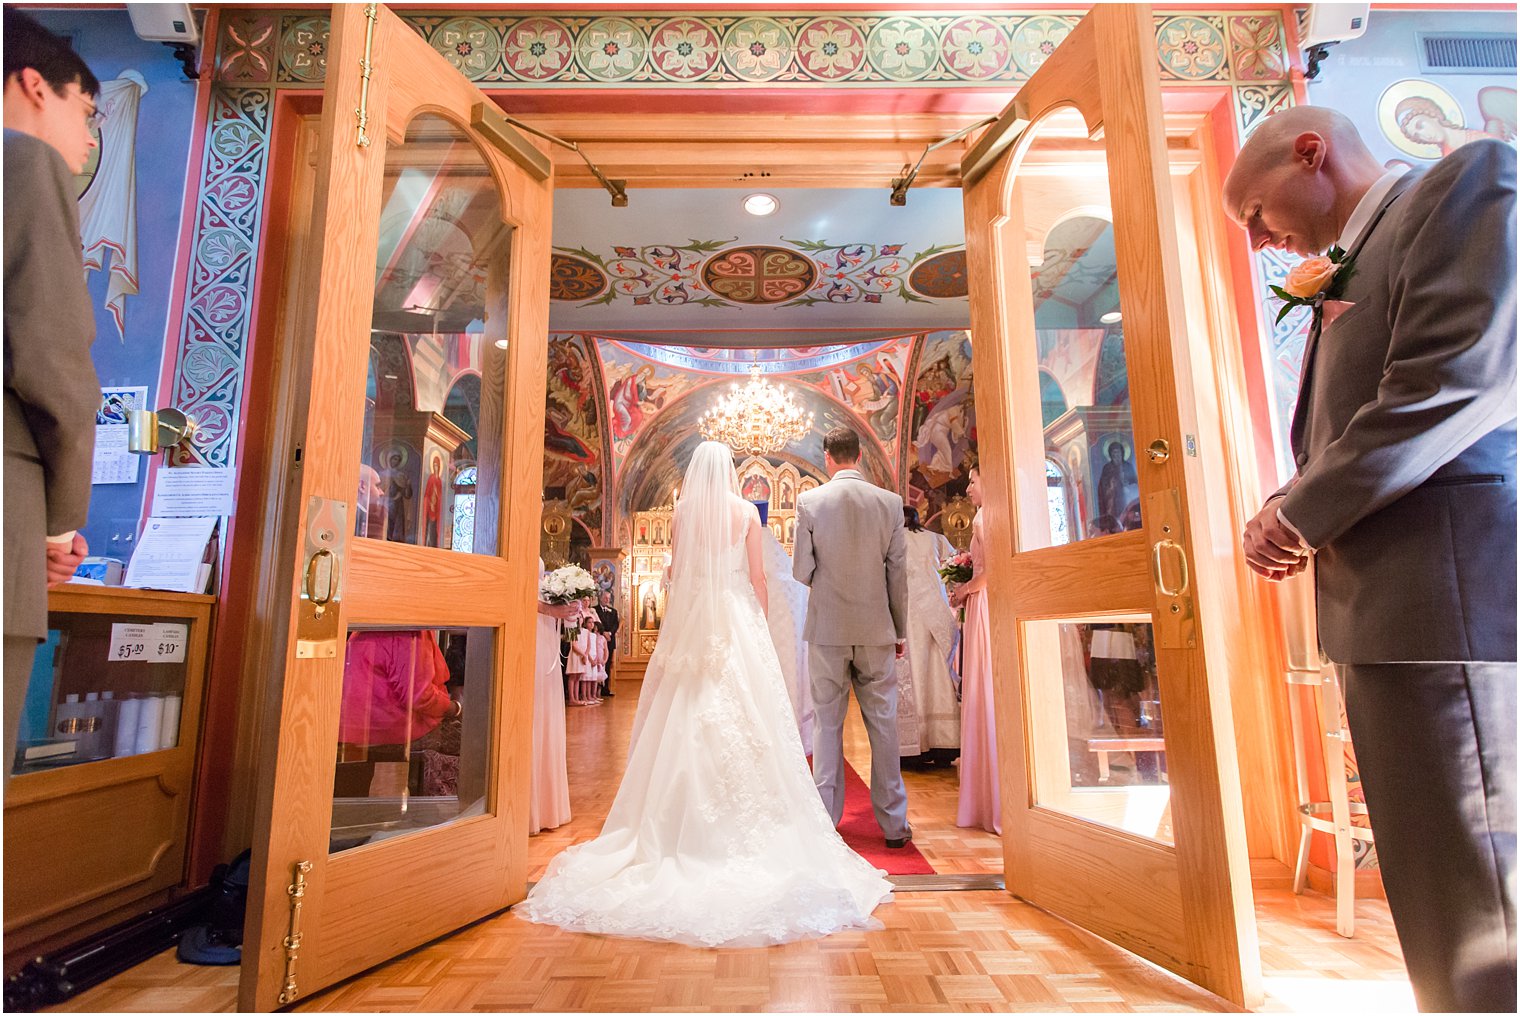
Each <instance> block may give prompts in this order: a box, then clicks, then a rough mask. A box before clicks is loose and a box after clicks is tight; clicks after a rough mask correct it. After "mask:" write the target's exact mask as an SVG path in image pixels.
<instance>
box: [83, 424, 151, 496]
mask: <svg viewBox="0 0 1520 1016" xmlns="http://www.w3.org/2000/svg"><path fill="white" fill-rule="evenodd" d="M139 460H140V456H137V455H133V454H132V453H131V452H129V451H127V425H126V424H124V423H107V424H98V425H96V427H95V470H94V473H93V475H92V476H91V477H90V482H91V483H136V482H137V463H138V461H139Z"/></svg>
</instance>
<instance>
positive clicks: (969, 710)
mask: <svg viewBox="0 0 1520 1016" xmlns="http://www.w3.org/2000/svg"><path fill="white" fill-rule="evenodd" d="M981 479H982V478H981V474H980V472H979V471H978V470H977V469H976V467H975V466H973V467H972V469H971V484H970V486H968V487H967V488H966V496H967V497H969V498H971V503H972V504H974V505H976V509H977V510H976V517H975V518H974V519H972V521H971V581H969V582H966V583H964V584H962V585H960V586H957V587H956V589H955V591H954V592H953V593H952V594H951V596H950V602H951V603H952V604H953V605H954V606H958V607H959V606H964V607H965V608H966V623H965V627H964V628H963V629H962V630H961V644H962V652H963V654H964V655H963V656H962V659H961V762H960V770H961V794H960V807H959V808H958V809H957V812H956V818H955V824H956V825H959V826H970V827H975V828H979V829H986V830H987V831H988V832H994V833H999V834H1001V833H1002V831H1003V811H1002V805H1001V804H1000V803H999V798H998V764H997V726H996V723H995V721H994V715H993V710H992V631H991V626H990V622H989V621H988V616H987V559H986V553H987V551H986V543H985V540H984V537H983V535H982V483H981Z"/></svg>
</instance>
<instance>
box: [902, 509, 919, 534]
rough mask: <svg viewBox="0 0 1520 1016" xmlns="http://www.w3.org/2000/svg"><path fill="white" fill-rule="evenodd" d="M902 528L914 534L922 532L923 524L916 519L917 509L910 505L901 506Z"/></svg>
mask: <svg viewBox="0 0 1520 1016" xmlns="http://www.w3.org/2000/svg"><path fill="white" fill-rule="evenodd" d="M903 528H905V529H910V530H912V531H913V532H915V533H921V532H923V531H924V524H923V523H922V522H920V521H919V519H918V509H917V508H915V507H913V506H912V505H910V504H905V505H903Z"/></svg>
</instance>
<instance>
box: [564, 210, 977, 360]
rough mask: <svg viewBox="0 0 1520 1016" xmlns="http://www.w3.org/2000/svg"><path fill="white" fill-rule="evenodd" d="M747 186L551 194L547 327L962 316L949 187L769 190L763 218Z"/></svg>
mask: <svg viewBox="0 0 1520 1016" xmlns="http://www.w3.org/2000/svg"><path fill="white" fill-rule="evenodd" d="M751 193H754V191H753V190H663V191H662V190H653V191H640V192H639V193H638V194H637V195H635V196H634V197H633V199H632V200H631V201H630V204H629V206H628V207H627V208H611V207H608V205H607V201H606V196H605V195H604V194H602V193H600V192H598V191H590V190H570V189H566V190H561V191H558V192H556V193H555V196H554V261H553V266H552V268H551V283H550V285H551V288H550V296H551V298H552V300H553V304H552V307H551V309H550V318H549V320H550V325H551V327H552V328H554V329H555V330H556V331H596V332H599V333H602V334H606V333H608V332H611V333H614V334H627V335H636V334H637V333H638V332H641V331H649V332H660V333H664V334H662V336H661V338H662V340H663V341H682V340H680V339H679V338H676V337H674V336H672V335H670V334H668V333H670V332H672V331H680V332H698V333H701V332H714V331H718V332H725V333H727V332H730V331H731V330H734V329H771V330H774V329H783V330H816V329H818V328H830V327H832V328H866V327H871V326H873V325H874V326H876V327H878V328H880V327H886V328H888V329H890V330H892V331H894V332H895V333H896V334H901V333H902V332H903V331H904V330H906V329H914V328H922V329H929V328H947V327H964V326H965V325H966V324H967V322H968V320H969V313H970V312H969V309H968V304H967V301H966V254H965V247H964V243H965V236H964V226H963V221H962V214H961V196H960V192H959V191H957V190H948V189H930V188H925V189H923V190H915V191H913V192H912V194H911V197H910V199H909V203H908V206H907V207H898V208H894V207H892V206H891V205H890V204H889V202H888V200H887V192H886V190H885V189H884V188H882V189H874V190H847V189H846V190H837V189H836V190H776V191H774V192H770V193H773V194H774V195H775V196H776V197H777V198H778V199H779V201H780V207H779V208H778V209H777V210H776V211H775V212H774V213H772V214H771V215H768V216H764V217H757V216H753V215H750V214H749V213H747V212H745V211H744V210H743V208H742V206H741V201H742V199H743V198H744V197H745V196H746V195H747V194H751ZM693 338H695V336H690V337H688V339H687V340H686V341H690V340H691V339H693ZM732 343H733V336H732V335H731V334H729V335H725V344H732ZM770 344H772V345H775V344H776V343H775V337H774V336H772V337H771V340H770ZM799 344H805V340H801V341H800V342H799Z"/></svg>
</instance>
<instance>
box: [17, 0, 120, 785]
mask: <svg viewBox="0 0 1520 1016" xmlns="http://www.w3.org/2000/svg"><path fill="white" fill-rule="evenodd" d="M4 17H5V24H4V38H5V55H4V62H5V204H4V212H5V719H4V722H5V755H4V757H3V759H0V762H3V765H4V769H5V772H7V773H9V772H10V771H11V768H12V765H13V763H14V760H15V753H16V726H17V724H18V723H19V722H20V718H21V706H22V703H23V701H24V700H25V698H26V685H27V680H28V678H29V677H30V676H31V669H32V657H33V656H34V655H35V653H36V650H37V643H38V642H39V641H41V640H42V639H43V638H44V637H46V635H47V586H48V584H49V583H58V582H66V581H68V578H69V576H71V575H72V574H73V573H74V569H75V568H76V567H77V566H78V565H79V562H80V561H81V560H83V559H84V555H85V554H86V553H88V551H89V548H88V547H87V546H86V545H85V540H84V537H83V536H81V535H79V534H78V533H77V532H76V530H77V529H78V528H79V527H80V526H82V525H84V521H85V515H86V513H87V512H88V510H89V506H90V474H91V472H92V461H93V457H94V450H95V410H96V409H97V408H98V407H99V405H100V382H99V381H98V380H97V379H96V377H95V366H94V364H93V363H92V362H91V360H90V344H91V343H92V342H93V341H94V339H95V318H94V315H93V313H92V312H91V309H90V297H89V294H88V292H86V290H85V287H84V262H83V257H82V255H81V252H80V239H79V212H78V206H77V204H76V201H75V189H76V188H75V183H74V175H75V174H76V173H78V172H79V171H80V170H82V169H83V168H84V164H85V160H86V158H87V157H88V156H89V154H90V150H91V149H92V148H94V147H95V146H96V141H95V139H94V138H93V137H92V136H91V134H90V126H91V122H92V119H93V118H94V117H95V96H97V95H98V94H99V93H100V83H99V82H98V81H97V80H96V79H95V75H94V74H91V73H90V69H89V68H88V67H86V66H85V64H84V61H83V60H81V59H80V58H79V55H78V54H76V53H75V52H74V51H73V50H72V49H70V48H69V46H68V44H67V43H65V42H64V41H63V40H62V39H60V38H58V37H57V36H56V35H54V34H52V33H51V32H49V31H47V30H46V29H44V28H43V27H42V26H41V25H39V24H37V22H36V21H34V20H32V19H31V18H29V17H27V16H26V15H25V14H22V13H20V12H17V11H15V10H12V9H10V8H9V7H7V8H6V10H5V14H4Z"/></svg>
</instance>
